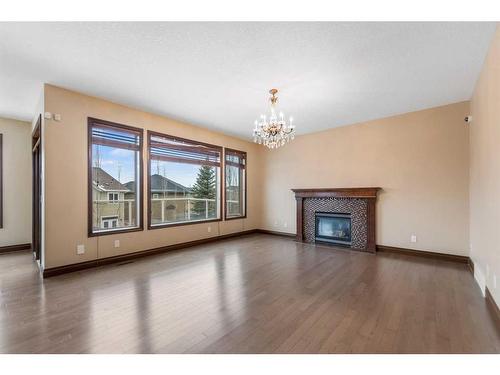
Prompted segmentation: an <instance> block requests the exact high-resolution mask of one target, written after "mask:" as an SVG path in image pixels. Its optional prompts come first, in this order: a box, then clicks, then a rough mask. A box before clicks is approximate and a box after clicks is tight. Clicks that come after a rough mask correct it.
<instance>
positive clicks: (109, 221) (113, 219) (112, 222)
mask: <svg viewBox="0 0 500 375" xmlns="http://www.w3.org/2000/svg"><path fill="white" fill-rule="evenodd" d="M101 227H102V228H104V229H109V228H117V227H118V216H109V217H107V216H106V217H103V218H101Z"/></svg>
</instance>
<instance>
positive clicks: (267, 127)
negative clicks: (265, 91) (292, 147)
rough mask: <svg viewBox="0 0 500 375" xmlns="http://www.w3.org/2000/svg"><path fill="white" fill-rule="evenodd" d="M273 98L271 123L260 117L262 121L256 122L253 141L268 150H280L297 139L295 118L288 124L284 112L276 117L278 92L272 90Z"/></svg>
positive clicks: (262, 116)
mask: <svg viewBox="0 0 500 375" xmlns="http://www.w3.org/2000/svg"><path fill="white" fill-rule="evenodd" d="M269 93H270V94H271V97H270V98H269V100H270V101H271V115H270V116H269V121H268V120H267V117H266V115H260V120H255V128H254V130H253V140H254V142H255V143H258V144H263V145H264V146H266V147H268V148H271V149H273V148H278V147H280V146H283V145H284V144H285V143H288V142H290V141H292V140H293V139H294V138H295V126H294V125H293V118H292V117H290V118H289V120H288V123H287V122H286V121H285V115H284V113H283V112H281V111H280V112H279V115H276V103H277V102H278V97H277V96H276V94H277V93H278V90H276V89H271V90H270V91H269Z"/></svg>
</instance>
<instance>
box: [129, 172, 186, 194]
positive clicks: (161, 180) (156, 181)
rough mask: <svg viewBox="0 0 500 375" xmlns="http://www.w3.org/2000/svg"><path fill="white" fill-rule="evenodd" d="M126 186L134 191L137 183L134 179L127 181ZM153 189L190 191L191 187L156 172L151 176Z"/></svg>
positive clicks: (158, 190) (157, 190)
mask: <svg viewBox="0 0 500 375" xmlns="http://www.w3.org/2000/svg"><path fill="white" fill-rule="evenodd" d="M125 186H126V187H127V188H128V189H129V190H130V191H134V190H135V183H134V182H133V181H130V182H127V183H126V184H125ZM151 191H154V192H162V191H169V192H174V191H177V192H190V191H191V188H188V187H186V186H184V185H181V184H179V183H178V182H175V181H173V180H171V179H169V178H167V177H164V176H162V175H159V174H154V175H152V176H151Z"/></svg>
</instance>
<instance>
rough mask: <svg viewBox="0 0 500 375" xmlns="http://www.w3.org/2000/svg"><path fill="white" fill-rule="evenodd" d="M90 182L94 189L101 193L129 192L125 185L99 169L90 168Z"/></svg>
mask: <svg viewBox="0 0 500 375" xmlns="http://www.w3.org/2000/svg"><path fill="white" fill-rule="evenodd" d="M92 180H93V181H94V184H95V185H96V187H97V188H98V189H100V190H103V191H125V192H126V191H129V189H128V188H127V187H126V186H125V185H123V184H122V183H120V182H119V181H118V180H116V179H115V178H114V177H113V176H111V175H110V174H109V173H107V172H106V171H104V170H103V169H102V168H99V167H92Z"/></svg>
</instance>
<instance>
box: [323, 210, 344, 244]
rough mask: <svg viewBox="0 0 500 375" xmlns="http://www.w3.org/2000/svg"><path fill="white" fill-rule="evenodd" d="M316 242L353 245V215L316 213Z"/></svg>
mask: <svg viewBox="0 0 500 375" xmlns="http://www.w3.org/2000/svg"><path fill="white" fill-rule="evenodd" d="M315 217H316V220H315V222H316V226H315V237H316V241H322V242H330V243H334V244H339V245H351V215H350V214H344V213H331V212H316V214H315Z"/></svg>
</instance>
